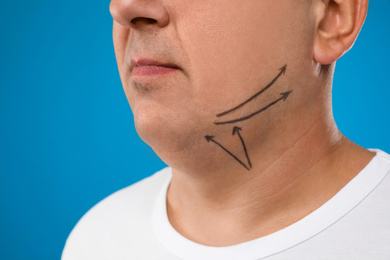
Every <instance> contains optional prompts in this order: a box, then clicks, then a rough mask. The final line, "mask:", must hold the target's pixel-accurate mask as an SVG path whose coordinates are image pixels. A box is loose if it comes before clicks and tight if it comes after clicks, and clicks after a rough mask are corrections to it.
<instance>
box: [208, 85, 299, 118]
mask: <svg viewBox="0 0 390 260" xmlns="http://www.w3.org/2000/svg"><path fill="white" fill-rule="evenodd" d="M291 92H293V91H292V90H290V91H287V92H283V93H280V95H281V97H280V98H278V99H277V100H275V101H273V102H271V103H269V104H268V105H266V106H265V107H263V108H262V109H260V110H258V111H256V112H254V113H252V114H250V115H247V116H244V117H241V118H238V119H233V120H229V121H223V122H214V124H216V125H225V124H233V123H237V122H241V121H244V120H247V119H249V118H251V117H254V116H255V115H257V114H260V113H261V112H264V111H265V110H267V109H268V108H270V107H272V106H273V105H275V104H276V103H278V102H280V101H282V100H283V101H286V99H287V98H288V96H289V95H290V94H291Z"/></svg>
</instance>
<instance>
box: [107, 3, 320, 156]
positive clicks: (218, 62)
mask: <svg viewBox="0 0 390 260" xmlns="http://www.w3.org/2000/svg"><path fill="white" fill-rule="evenodd" d="M311 2H312V1H307V0H294V1H291V0H245V1H237V0H229V1H227V0H196V1H195V0H150V1H147V0H112V3H111V12H112V15H113V17H114V28H113V35H114V46H115V53H116V58H117V62H118V67H119V72H120V76H121V80H122V83H123V88H124V90H125V93H126V96H127V98H128V101H129V103H130V106H131V108H132V111H133V114H134V119H135V125H136V128H137V131H138V133H139V135H140V136H141V138H142V139H143V140H144V141H145V142H147V143H148V144H149V145H151V146H152V148H153V149H155V151H156V152H157V153H158V154H159V155H160V157H162V158H163V159H164V153H175V152H181V151H187V152H188V153H190V152H189V151H191V150H194V149H195V150H196V149H199V150H204V147H205V145H207V142H206V140H205V138H204V136H205V135H213V136H216V135H221V136H222V135H227V134H230V135H231V129H232V127H233V125H222V126H221V125H216V124H215V122H216V121H218V118H217V117H216V115H217V114H219V113H221V112H223V111H226V110H227V109H230V108H232V107H234V106H235V105H237V104H239V103H241V102H242V101H245V100H247V99H248V98H249V97H251V96H252V95H253V94H255V93H257V92H258V91H259V90H260V89H262V88H263V87H265V86H266V85H267V84H268V83H269V82H270V81H271V80H272V79H273V78H275V76H277V75H278V73H279V72H280V71H279V69H280V68H281V67H283V66H284V65H285V64H287V71H286V74H285V75H283V76H282V77H281V78H280V79H279V80H278V82H276V83H275V84H274V85H273V86H272V87H271V88H270V89H269V90H267V91H265V92H264V93H263V94H262V95H261V96H260V97H258V98H256V100H255V101H254V102H251V103H250V104H248V105H247V106H246V107H245V108H244V107H243V108H242V109H240V110H239V111H235V112H234V113H232V114H231V115H229V119H230V118H236V117H240V116H244V115H246V114H248V113H250V112H252V111H256V109H258V108H259V107H262V106H264V105H266V104H268V103H270V102H272V101H273V100H275V99H277V98H278V97H280V93H281V92H285V91H289V90H293V91H294V93H295V92H298V91H301V89H302V90H303V89H304V88H303V87H302V86H301V84H302V83H303V82H304V79H305V77H306V73H307V72H306V71H311V70H312V67H313V63H312V47H313V30H314V25H313V17H312V15H311ZM158 64H160V65H161V64H162V66H165V67H163V68H161V67H159V66H154V65H158ZM148 65H153V66H148ZM132 66H136V68H135V69H133V70H132ZM168 67H174V69H172V68H168ZM283 106H284V105H282V104H278V106H276V105H275V106H274V107H273V109H269V110H267V112H266V113H263V114H261V115H258V116H256V117H254V118H252V119H250V120H246V121H243V122H240V125H239V126H240V127H242V128H246V130H247V135H248V136H253V138H255V136H256V134H255V133H257V132H258V131H260V130H259V129H261V131H263V130H264V131H265V129H266V128H267V127H268V126H269V127H271V125H272V120H273V118H274V117H276V116H280V115H281V113H284V112H285V110H283ZM267 125H268V126H267ZM251 133H252V134H251ZM249 138H250V137H249ZM195 147H196V148H195ZM168 157H169V156H166V159H167V160H169V158H168Z"/></svg>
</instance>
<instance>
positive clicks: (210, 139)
mask: <svg viewBox="0 0 390 260" xmlns="http://www.w3.org/2000/svg"><path fill="white" fill-rule="evenodd" d="M205 138H206V140H207V142H210V141H211V142H213V143H215V144H216V145H218V146H219V147H221V148H222V149H223V150H224V151H225V152H227V153H228V154H229V155H230V156H231V157H233V158H234V159H235V160H236V161H237V162H239V163H240V164H241V165H242V166H244V167H245V169H247V170H248V171H249V170H250V169H249V168H248V166H246V165H245V163H243V162H242V161H241V160H240V159H238V158H237V157H236V156H235V155H234V154H232V153H231V152H230V151H229V150H228V149H226V148H225V147H223V145H221V144H220V143H218V142H217V141H215V140H214V136H210V135H206V136H205Z"/></svg>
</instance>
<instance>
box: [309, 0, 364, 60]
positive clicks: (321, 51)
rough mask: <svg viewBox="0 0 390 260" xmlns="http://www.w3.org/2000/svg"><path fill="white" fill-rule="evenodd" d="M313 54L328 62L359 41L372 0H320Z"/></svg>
mask: <svg viewBox="0 0 390 260" xmlns="http://www.w3.org/2000/svg"><path fill="white" fill-rule="evenodd" d="M316 5H317V6H316V7H317V8H315V10H317V11H316V12H315V17H316V19H317V23H316V28H315V36H314V37H315V39H314V48H313V58H314V61H316V62H317V63H320V64H323V65H326V64H330V63H333V62H335V61H336V60H338V59H339V58H340V57H341V56H342V55H343V54H344V53H346V52H347V51H348V50H349V49H350V48H351V47H352V45H353V43H354V42H355V40H356V38H357V36H358V34H359V32H360V29H361V28H362V26H363V23H364V20H365V18H366V15H367V8H368V0H317V1H316Z"/></svg>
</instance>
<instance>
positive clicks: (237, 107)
mask: <svg viewBox="0 0 390 260" xmlns="http://www.w3.org/2000/svg"><path fill="white" fill-rule="evenodd" d="M286 69H287V64H286V65H284V66H283V67H281V68H280V69H279V70H280V72H279V74H278V75H277V76H276V77H275V78H274V79H273V80H272V81H271V82H270V83H268V85H267V86H265V87H264V88H263V89H262V90H260V91H259V92H257V93H256V94H254V95H253V96H252V97H250V98H249V99H248V100H246V101H245V102H243V103H241V104H239V105H238V106H236V107H234V108H232V109H229V110H227V111H225V112H222V113H219V114H218V115H217V117H221V116H224V115H227V114H229V113H231V112H233V111H235V110H237V109H239V108H241V107H243V106H244V105H246V104H248V103H249V102H250V101H252V100H253V99H255V98H256V97H257V96H259V95H261V94H262V93H263V92H264V91H266V90H267V89H269V88H270V87H271V86H272V85H273V84H274V83H275V82H276V81H277V80H278V79H279V77H280V76H282V74H283V75H285V74H286Z"/></svg>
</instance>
